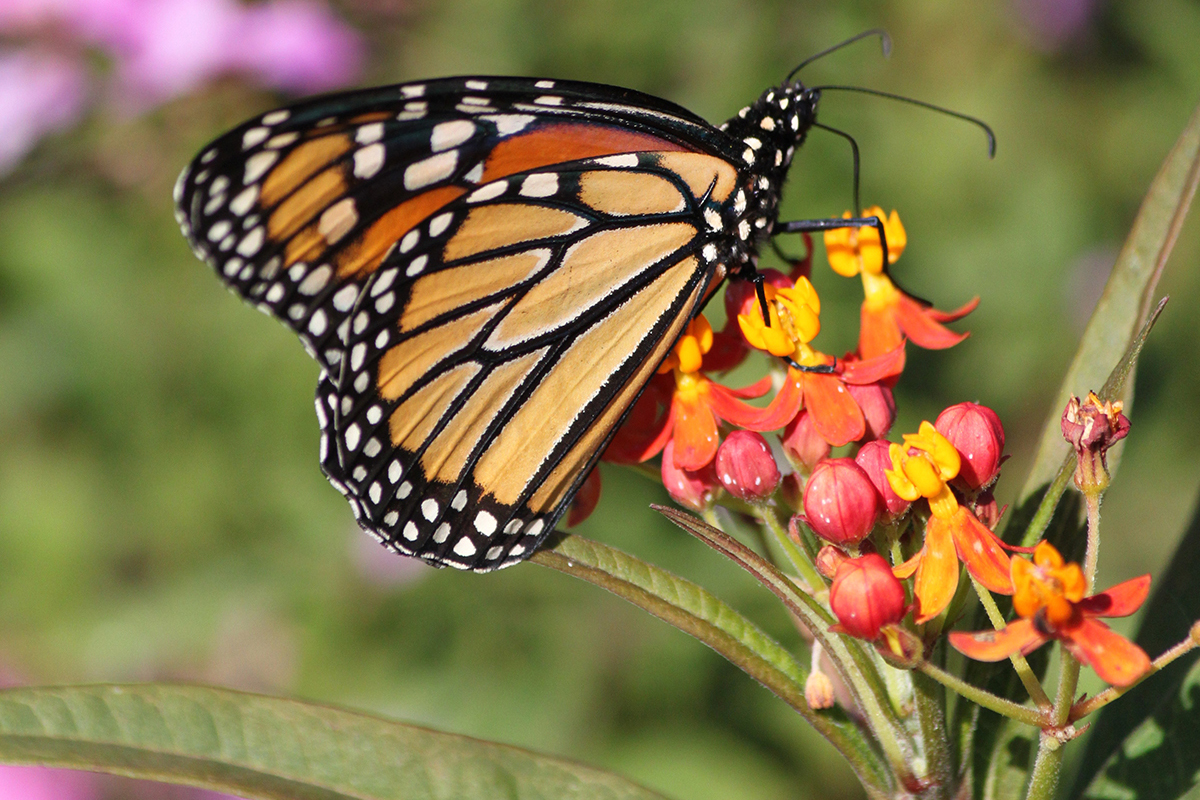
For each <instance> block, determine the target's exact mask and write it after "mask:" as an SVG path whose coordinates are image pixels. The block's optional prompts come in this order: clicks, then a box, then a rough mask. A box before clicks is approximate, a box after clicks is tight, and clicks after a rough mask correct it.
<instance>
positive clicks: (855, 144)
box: [813, 122, 862, 217]
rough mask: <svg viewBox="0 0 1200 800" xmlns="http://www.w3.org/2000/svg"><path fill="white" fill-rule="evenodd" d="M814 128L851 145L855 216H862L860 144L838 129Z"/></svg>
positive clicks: (817, 124) (819, 126)
mask: <svg viewBox="0 0 1200 800" xmlns="http://www.w3.org/2000/svg"><path fill="white" fill-rule="evenodd" d="M813 127H814V128H820V129H821V130H823V131H829V132H830V133H834V134H837V135H838V136H840V137H842V138H843V139H845V140H846V141H847V142H849V143H850V152H851V153H853V154H854V216H856V217H861V216H862V206H861V205H860V204H859V200H858V142H856V141H854V137H853V136H851V135H850V134H848V133H846V132H845V131H839V130H838V129H837V128H831V127H829V126H828V125H822V124H821V123H819V122H814V123H813Z"/></svg>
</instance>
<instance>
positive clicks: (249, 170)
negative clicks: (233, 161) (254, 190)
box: [242, 150, 279, 185]
mask: <svg viewBox="0 0 1200 800" xmlns="http://www.w3.org/2000/svg"><path fill="white" fill-rule="evenodd" d="M277 158H279V153H276V152H275V151H274V150H263V151H262V152H259V153H255V154H254V155H252V156H250V157H249V158H247V159H246V172H245V175H243V176H242V183H244V184H247V185H249V184H251V183H254V182H255V181H257V180H258V179H259V178H261V177H262V176H263V175H265V174H266V172H267V170H269V169H270V168H271V166H272V165H273V164H274V163H275V159H277Z"/></svg>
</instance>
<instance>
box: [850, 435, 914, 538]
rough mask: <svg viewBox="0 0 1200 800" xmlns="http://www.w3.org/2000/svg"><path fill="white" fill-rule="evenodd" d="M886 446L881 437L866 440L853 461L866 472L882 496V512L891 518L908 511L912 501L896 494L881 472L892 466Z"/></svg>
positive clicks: (886, 443) (887, 443)
mask: <svg viewBox="0 0 1200 800" xmlns="http://www.w3.org/2000/svg"><path fill="white" fill-rule="evenodd" d="M888 447H889V442H887V441H885V440H883V439H875V440H873V441H870V442H867V443H866V444H864V445H863V446H862V448H861V449H859V451H858V455H856V456H855V457H854V461H855V463H856V464H858V465H859V466H860V467H862V469H863V472H865V473H867V477H868V478H870V479H871V483H872V484H873V485H874V486H875V490H876V491H878V492H879V494H880V495H881V496H882V497H883V507H884V513H885V514H887V515H888V517H890V518H891V519H895V518H896V517H898V516H900V515H901V514H903V513H904V512H905V511H908V507H909V506H911V505H912V503H910V502H908V501H907V500H905V499H904V498H903V497H901V496H900V495H898V494H896V490H895V489H893V488H892V484H891V483H889V482H888V479H887V478H886V477H885V476H884V474H883V471H884V470H885V469H891V468H892V456H891V454H889V453H888Z"/></svg>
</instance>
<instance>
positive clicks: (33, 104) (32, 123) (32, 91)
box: [0, 49, 87, 175]
mask: <svg viewBox="0 0 1200 800" xmlns="http://www.w3.org/2000/svg"><path fill="white" fill-rule="evenodd" d="M86 84H87V77H86V75H85V73H84V71H83V67H82V65H81V64H80V63H78V62H76V61H74V60H72V59H70V58H67V57H65V56H60V55H57V54H54V53H48V52H41V51H39V50H34V49H26V50H9V51H3V50H0V120H3V121H4V124H3V125H0V175H3V174H4V173H5V172H7V171H8V170H10V169H12V167H13V166H15V165H16V163H17V162H18V161H20V160H21V159H22V158H23V157H24V156H25V154H26V153H28V152H29V151H30V150H32V149H33V146H34V145H35V144H37V141H38V139H40V138H42V137H43V136H45V135H46V134H48V133H52V132H54V131H57V130H62V129H63V128H66V127H69V126H70V125H71V124H73V123H74V122H75V121H76V120H77V119H78V118H79V116H80V115H81V114H82V112H83V107H84V102H85V88H86Z"/></svg>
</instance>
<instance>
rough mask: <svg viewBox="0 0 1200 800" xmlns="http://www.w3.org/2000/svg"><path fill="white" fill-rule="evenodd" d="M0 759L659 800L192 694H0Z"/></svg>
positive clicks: (251, 779)
mask: <svg viewBox="0 0 1200 800" xmlns="http://www.w3.org/2000/svg"><path fill="white" fill-rule="evenodd" d="M0 761H2V762H5V763H9V764H45V765H50V766H57V767H71V768H75V769H87V770H92V771H96V772H109V773H112V774H116V775H127V776H131V777H135V778H152V779H154V780H159V781H169V782H171V783H184V784H189V785H192V786H199V787H203V788H207V789H215V790H218V791H223V792H232V793H234V794H237V795H240V796H242V797H246V798H253V799H254V800H258V798H262V799H263V800H376V798H378V800H384V799H385V798H386V799H387V800H395V798H404V800H444V799H445V798H456V799H457V798H464V799H468V800H469V799H471V798H479V800H493V798H500V797H503V798H513V799H520V800H559V798H565V797H572V798H581V800H583V799H584V798H586V799H587V800H662V796H661V795H659V794H656V793H654V792H651V791H649V790H647V789H643V788H641V787H639V786H637V785H636V784H633V783H631V782H630V781H628V780H626V779H624V778H621V777H619V776H617V775H612V774H610V773H607V772H603V771H601V770H597V769H592V768H590V767H585V766H582V765H580V764H575V763H572V762H570V761H566V760H563V759H559V758H552V757H550V756H543V755H537V754H535V753H530V752H527V751H525V750H520V749H518V748H515V747H508V746H505V745H500V744H493V743H490V742H483V741H479V740H477V739H471V738H468V737H466V736H454V735H451V734H447V733H439V732H437V731H432V730H428V729H425V728H418V727H415V726H412V725H402V724H400V723H398V722H392V721H389V720H385V719H380V718H378V717H372V716H369V715H366V714H359V713H355V712H351V711H344V710H340V709H335V708H327V707H325V706H319V705H313V704H310V703H302V702H298V701H295V700H285V699H280V698H273V697H263V696H261V695H252V694H243V693H240V692H232V691H227V690H222V689H210V688H205V687H200V686H174V685H163V684H145V685H130V686H114V685H102V686H77V687H61V688H41V689H36V688H35V689H10V690H7V691H3V692H0Z"/></svg>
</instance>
